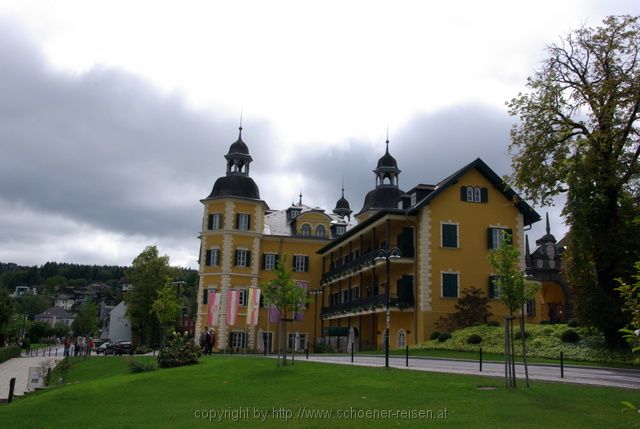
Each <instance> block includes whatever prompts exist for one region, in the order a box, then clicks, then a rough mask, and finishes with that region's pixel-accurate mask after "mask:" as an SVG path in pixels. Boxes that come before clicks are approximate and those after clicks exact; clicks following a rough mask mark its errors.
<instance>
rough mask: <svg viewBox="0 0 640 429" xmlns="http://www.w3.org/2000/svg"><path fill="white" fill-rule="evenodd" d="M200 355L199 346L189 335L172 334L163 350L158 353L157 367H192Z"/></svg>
mask: <svg viewBox="0 0 640 429" xmlns="http://www.w3.org/2000/svg"><path fill="white" fill-rule="evenodd" d="M200 354H201V350H200V346H198V345H196V343H195V342H194V341H193V340H191V339H190V338H189V335H187V334H186V333H185V335H181V334H179V333H175V332H174V333H173V335H172V336H171V337H170V338H169V340H168V341H167V345H166V346H165V348H164V349H162V350H160V353H158V365H159V366H160V368H171V367H174V366H182V365H192V364H194V363H198V359H200Z"/></svg>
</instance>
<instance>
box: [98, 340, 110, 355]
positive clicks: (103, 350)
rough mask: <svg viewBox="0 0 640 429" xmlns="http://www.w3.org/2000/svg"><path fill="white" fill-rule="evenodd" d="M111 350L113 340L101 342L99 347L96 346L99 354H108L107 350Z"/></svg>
mask: <svg viewBox="0 0 640 429" xmlns="http://www.w3.org/2000/svg"><path fill="white" fill-rule="evenodd" d="M109 350H112V348H111V341H107V342H104V343H102V344H100V345H99V346H98V347H96V354H97V355H99V354H100V353H104V354H105V355H108V354H109V353H107V352H108V351H109ZM111 353H113V352H111Z"/></svg>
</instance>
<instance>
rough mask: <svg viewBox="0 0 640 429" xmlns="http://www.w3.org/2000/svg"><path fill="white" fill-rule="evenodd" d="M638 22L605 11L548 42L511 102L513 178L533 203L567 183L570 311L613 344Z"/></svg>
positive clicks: (625, 238) (626, 217) (637, 73)
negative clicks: (596, 20) (595, 22)
mask: <svg viewBox="0 0 640 429" xmlns="http://www.w3.org/2000/svg"><path fill="white" fill-rule="evenodd" d="M639 50H640V25H639V23H638V17H632V16H611V17H608V18H606V19H605V20H604V22H603V25H602V26H601V27H597V28H589V27H583V28H580V29H578V30H575V31H573V32H571V33H569V34H568V35H566V36H565V37H563V38H561V41H560V42H559V43H556V44H552V45H550V46H548V47H547V58H546V59H545V60H544V61H543V63H542V66H541V68H540V69H539V70H538V71H536V72H535V73H534V74H533V76H531V77H529V79H528V80H527V87H528V90H529V91H528V92H527V93H525V94H519V95H518V96H517V97H516V98H514V99H512V100H511V101H510V102H509V103H508V106H509V109H510V114H511V115H513V116H517V117H519V118H520V123H519V124H517V125H515V126H514V127H513V129H512V131H511V139H512V143H511V145H510V151H511V154H512V165H513V170H514V173H513V176H512V180H513V181H514V182H515V184H516V185H517V186H519V187H520V188H521V189H522V190H523V192H524V195H525V196H526V197H527V198H529V199H531V200H533V201H534V202H535V203H541V204H543V205H545V204H551V203H552V199H553V197H555V196H557V195H559V194H563V193H566V198H567V203H566V205H565V207H564V211H563V215H564V217H565V219H566V222H567V224H568V225H569V226H570V228H571V230H570V233H569V236H568V249H567V252H566V254H565V255H566V260H565V262H566V273H567V276H568V277H569V280H570V282H571V283H572V285H573V287H574V293H575V303H576V306H577V313H578V317H579V318H580V319H581V320H582V321H583V322H585V323H588V324H591V325H593V326H596V327H598V328H600V329H602V330H603V332H604V334H605V336H606V338H607V342H608V344H609V345H611V346H614V345H617V344H620V336H619V334H618V330H619V329H620V328H621V327H622V326H624V324H625V318H624V317H623V313H622V311H621V307H622V305H621V301H620V297H619V294H618V292H617V291H615V288H616V286H617V283H616V281H615V279H616V278H617V277H622V278H628V277H629V275H630V273H631V272H632V269H631V268H632V267H633V262H634V261H635V260H637V258H638V255H639V250H640V245H639V244H638V240H637V237H638V235H639V233H640V225H639V224H638V223H637V222H635V223H634V219H636V218H637V216H638V205H639V204H638V201H639V199H638V198H639V196H640V195H639V192H638V189H639V188H638V178H639V175H638V173H639V165H638V156H639V155H640V131H639V129H638V115H639V112H640V63H639V60H640V58H639V57H638V54H639Z"/></svg>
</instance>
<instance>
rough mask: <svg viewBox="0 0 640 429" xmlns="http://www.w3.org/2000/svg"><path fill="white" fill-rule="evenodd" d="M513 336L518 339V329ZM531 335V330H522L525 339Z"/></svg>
mask: <svg viewBox="0 0 640 429" xmlns="http://www.w3.org/2000/svg"><path fill="white" fill-rule="evenodd" d="M514 335H515V338H517V339H520V330H517V331H516V332H515V334H514ZM530 336H531V332H529V331H524V339H525V340H526V339H527V338H529V337H530Z"/></svg>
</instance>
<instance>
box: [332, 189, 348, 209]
mask: <svg viewBox="0 0 640 429" xmlns="http://www.w3.org/2000/svg"><path fill="white" fill-rule="evenodd" d="M336 209H348V210H350V209H351V207H349V201H347V199H346V198H345V197H344V189H343V190H342V197H340V199H339V200H338V201H337V202H336V208H335V209H333V210H334V211H335V210H336Z"/></svg>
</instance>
